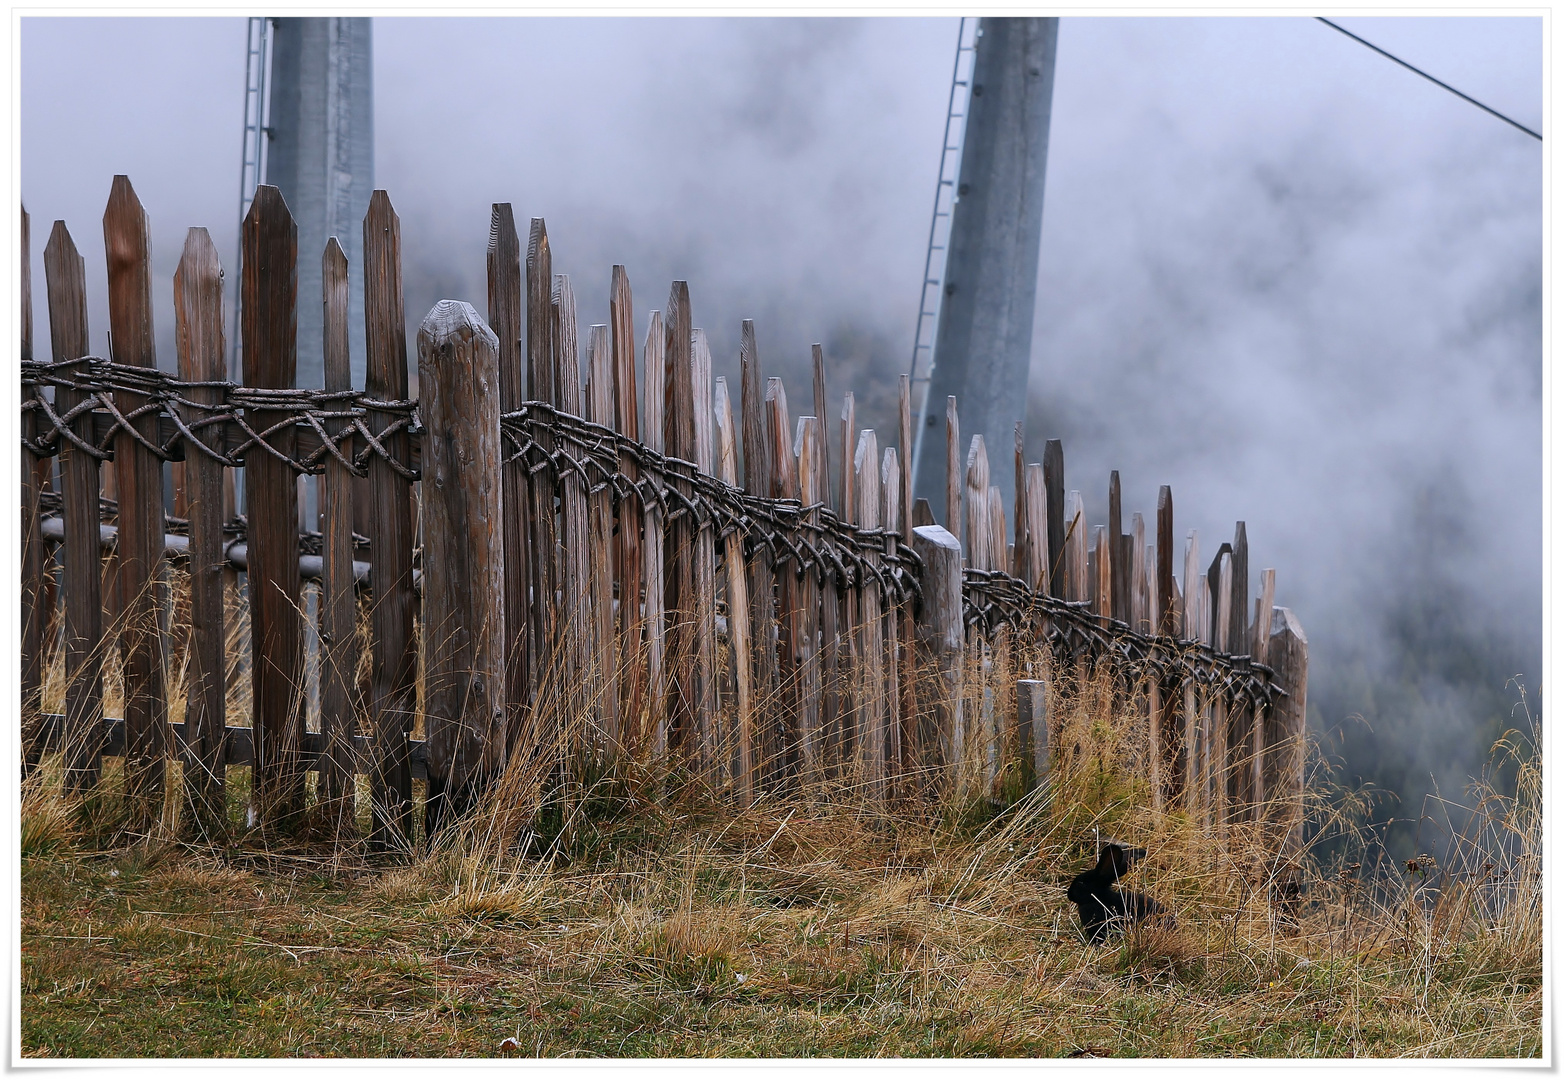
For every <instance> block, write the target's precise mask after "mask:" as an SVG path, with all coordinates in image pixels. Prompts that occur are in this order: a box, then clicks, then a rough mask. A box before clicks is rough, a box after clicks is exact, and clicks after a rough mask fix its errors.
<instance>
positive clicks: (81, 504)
mask: <svg viewBox="0 0 1564 1080" xmlns="http://www.w3.org/2000/svg"><path fill="white" fill-rule="evenodd" d="M43 266H44V278H45V282H46V285H47V288H48V292H49V336H50V339H51V344H52V347H53V352H54V360H55V362H56V363H60V362H62V361H66V360H76V359H79V358H81V357H83V356H86V355H87V354H88V353H89V352H91V348H90V346H89V345H88V335H87V273H86V268H85V265H84V264H83V262H82V257H81V255H80V254H79V253H78V252H77V250H76V244H75V242H74V241H72V240H71V234H70V233H69V232H67V231H66V228H65V222H63V221H56V222H55V223H54V229H53V231H52V232H51V233H50V234H49V244H48V246H47V247H45V248H44V252H43ZM86 396H87V395H85V394H83V393H82V392H81V391H79V390H71V389H68V388H66V387H63V386H60V387H56V388H55V391H54V408H55V411H56V412H57V413H59V414H60V415H61V416H64V415H66V414H67V413H69V412H70V411H71V410H72V409H74V408H76V407H77V406H78V405H80V404H81V403H82V401H83V400H84V399H85V398H86ZM92 427H93V421H92V414H91V413H90V412H88V413H86V414H84V415H82V416H80V417H78V418H77V419H76V420H74V421H73V422H72V423H71V430H72V431H74V432H75V433H76V435H77V436H78V437H79V438H81V439H82V440H83V441H84V442H88V443H91V442H92V441H93V438H94V437H93V431H92ZM60 479H61V483H62V485H63V487H64V489H65V490H64V495H65V581H64V585H65V738H64V743H65V784H66V788H67V790H69V791H84V790H86V789H88V788H90V787H92V786H93V785H94V784H96V783H97V780H98V763H99V748H100V746H101V745H102V737H103V729H102V720H103V645H104V642H103V559H102V551H101V547H100V544H99V537H100V532H99V526H98V485H99V467H98V459H97V458H95V457H93V456H92V455H91V454H89V453H87V452H86V451H85V450H82V449H80V448H79V447H77V446H74V445H72V444H71V443H70V442H69V441H68V440H62V441H61V443H60Z"/></svg>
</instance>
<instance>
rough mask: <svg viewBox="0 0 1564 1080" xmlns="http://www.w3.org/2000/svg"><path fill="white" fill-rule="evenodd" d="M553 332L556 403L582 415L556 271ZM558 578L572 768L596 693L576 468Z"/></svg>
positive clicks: (570, 475) (562, 496)
mask: <svg viewBox="0 0 1564 1080" xmlns="http://www.w3.org/2000/svg"><path fill="white" fill-rule="evenodd" d="M549 309H550V318H551V319H552V320H553V335H554V405H555V407H557V408H558V409H559V410H560V411H561V412H564V413H568V414H570V415H572V416H580V415H582V409H581V353H580V350H579V347H578V343H577V338H576V294H575V291H574V290H573V289H572V288H571V286H570V278H569V277H567V276H566V275H564V274H555V275H554V291H553V294H552V296H551V297H550V300H549ZM564 451H565V455H566V456H567V457H570V458H575V457H577V456H578V453H579V452H578V451H577V449H576V447H575V446H574V444H572V443H569V442H567V443H566V444H565V447H564ZM559 519H560V558H561V560H562V566H561V573H560V579H561V582H562V584H563V588H562V589H561V596H560V610H561V612H562V614H563V616H564V622H563V625H562V629H561V642H560V644H561V648H562V650H563V652H562V662H561V681H560V687H559V700H560V702H561V703H562V704H563V711H562V719H563V721H564V723H565V727H566V730H565V736H566V740H567V742H566V748H567V749H566V753H567V754H569V755H570V758H571V766H570V767H571V768H575V769H577V770H579V769H580V767H581V765H582V763H583V758H582V754H583V752H584V751H585V748H586V746H587V743H588V737H589V736H588V732H586V731H585V730H584V729H585V728H586V727H587V726H588V725H589V724H590V721H589V720H588V714H589V712H590V711H591V706H592V702H593V700H594V699H595V698H596V697H597V686H596V684H595V682H594V681H593V679H592V676H591V670H590V669H591V665H592V661H593V658H594V657H595V655H596V653H597V649H596V645H595V642H594V641H593V637H592V631H593V623H592V615H591V608H592V593H591V581H590V576H591V559H590V556H589V555H588V552H587V549H588V547H590V545H591V541H590V538H589V536H588V533H587V495H586V484H585V482H584V481H583V480H582V478H581V475H580V474H579V473H578V472H576V471H575V470H574V469H571V468H566V469H562V470H561V471H560V483H559Z"/></svg>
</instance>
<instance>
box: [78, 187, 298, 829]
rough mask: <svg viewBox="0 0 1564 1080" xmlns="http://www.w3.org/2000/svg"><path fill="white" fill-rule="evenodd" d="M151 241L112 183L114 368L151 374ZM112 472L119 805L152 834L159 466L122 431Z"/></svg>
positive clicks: (130, 196)
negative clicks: (120, 716) (121, 713)
mask: <svg viewBox="0 0 1564 1080" xmlns="http://www.w3.org/2000/svg"><path fill="white" fill-rule="evenodd" d="M150 233H151V226H150V224H149V222H148V221H147V214H146V211H145V210H143V209H142V207H141V202H140V200H139V199H137V198H136V193H135V191H134V190H133V189H132V188H131V186H130V180H129V179H128V178H127V177H125V176H116V177H115V178H114V187H113V190H112V191H111V193H110V195H109V204H108V208H107V209H106V210H105V211H104V214H103V246H104V252H105V254H106V256H107V258H108V270H109V327H110V330H111V333H112V337H111V340H112V343H113V360H114V362H115V363H117V364H124V365H127V366H130V367H143V368H156V367H157V356H156V352H155V345H154V342H155V336H154V334H153V331H152V275H151V257H150V247H151V236H150ZM246 309H247V310H248V304H247V305H246ZM245 352H246V354H248V352H249V349H248V348H247V349H246V350H245ZM146 403H147V396H146V395H145V394H140V393H136V392H134V391H131V390H116V391H115V394H114V404H115V407H116V408H118V409H119V411H120V413H121V415H129V414H130V413H131V412H133V411H135V410H136V409H139V408H141V407H143V406H144V405H145V404H146ZM132 426H133V427H134V428H135V429H136V431H137V432H138V433H139V434H140V435H141V436H142V437H144V438H146V439H147V440H148V441H150V442H154V443H155V442H156V441H157V416H156V415H155V414H154V413H152V412H147V413H144V414H143V415H142V416H140V417H138V418H137V419H136V420H135V421H133V422H132ZM114 471H115V475H116V478H117V482H118V495H119V544H118V556H119V582H118V585H119V594H120V604H119V610H120V618H119V626H118V628H117V629H118V636H119V638H120V648H121V650H122V654H123V656H124V662H123V679H124V688H125V799H126V808H127V810H128V811H129V816H130V822H131V827H132V828H134V829H136V830H138V831H141V830H146V829H149V828H150V827H151V826H152V824H153V823H154V822H155V821H156V820H157V816H158V814H159V812H160V810H161V806H162V797H163V760H164V756H165V754H166V753H167V742H166V739H167V734H168V731H167V729H168V701H167V699H166V697H165V695H164V689H163V659H162V639H161V636H160V635H159V633H158V624H157V582H158V575H159V571H160V568H161V564H162V559H163V463H162V462H161V461H159V460H158V457H157V455H156V454H154V453H153V452H152V451H151V450H148V449H147V448H146V447H145V446H143V445H141V444H140V443H139V442H138V441H137V440H136V439H135V437H134V436H132V435H131V434H130V433H129V432H126V431H121V432H119V433H118V435H117V436H116V437H115V442H114ZM295 543H297V541H295ZM294 573H295V575H296V574H297V573H298V562H297V556H296V555H295V561H294Z"/></svg>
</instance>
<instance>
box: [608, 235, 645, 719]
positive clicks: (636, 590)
mask: <svg viewBox="0 0 1564 1080" xmlns="http://www.w3.org/2000/svg"><path fill="white" fill-rule="evenodd" d="M608 324H609V328H610V338H611V340H610V347H611V348H612V350H613V401H614V423H613V428H614V430H615V431H617V432H619V434H621V435H623V436H624V437H625V438H627V439H630V440H631V441H633V442H639V441H640V439H641V412H640V404H639V400H638V396H637V394H636V385H635V308H634V306H633V304H632V301H631V296H630V277H629V275H628V274H626V273H625V268H624V267H623V266H615V267H614V271H613V281H612V284H611V285H610V288H609V295H608ZM619 471H620V472H622V473H623V474H624V475H625V477H626V478H627V479H628V480H630V481H632V482H633V481H635V480H637V479H639V478H640V475H641V472H640V466H639V465H637V464H636V461H635V458H634V457H632V456H631V455H629V454H621V455H620V457H619ZM644 517H645V514H644V511H643V510H642V507H641V497H640V496H639V495H638V494H636V493H635V492H633V491H632V492H629V493H627V494H626V495H625V496H624V497H623V498H622V499H621V501H620V503H619V533H618V541H617V545H618V546H617V547H616V548H615V557H616V559H617V563H616V568H617V580H618V582H619V628H618V629H619V635H618V640H619V643H620V654H619V660H618V664H619V670H620V671H621V672H622V673H623V678H622V680H621V683H620V692H619V718H620V719H619V723H620V728H621V735H620V738H621V740H622V741H623V739H624V735H625V733H626V732H629V731H633V730H634V727H635V725H636V724H638V723H639V721H640V719H641V710H642V709H643V708H644V703H645V701H646V683H645V678H644V676H643V674H642V672H643V670H644V669H643V666H642V664H641V646H640V642H641V627H642V625H643V622H642V615H641V581H642V571H643V566H642V558H643V556H642V553H641V550H642V549H641V528H642V523H643V519H644Z"/></svg>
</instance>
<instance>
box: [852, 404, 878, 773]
mask: <svg viewBox="0 0 1564 1080" xmlns="http://www.w3.org/2000/svg"><path fill="white" fill-rule="evenodd" d="M879 458H880V448H879V440H878V439H877V438H876V437H875V434H874V431H873V429H871V428H865V429H863V430H862V431H860V432H859V433H858V448H857V450H855V451H854V452H853V471H854V472H855V473H856V476H855V478H854V479H855V483H856V486H857V490H856V492H855V495H856V498H857V503H858V521H857V524H858V526H859V527H860V528H863V529H878V528H879V527H880V511H881V509H882V507H881V499H880V469H879V463H880V462H879ZM865 561H866V562H867V563H868V564H869V565H870V566H871V567H875V566H878V565H879V563H880V557H879V555H878V553H876V552H873V551H870V552H868V553H866V555H865ZM880 601H881V593H880V583H879V582H878V581H877V580H876V579H875V578H873V577H872V576H869V575H865V579H864V581H863V587H862V589H861V590H860V599H859V609H858V618H859V621H858V642H859V646H858V647H859V654H858V655H859V658H860V659H859V686H860V688H861V689H860V690H859V692H858V708H859V712H858V715H859V718H860V719H859V731H860V732H861V733H862V738H863V749H864V754H863V767H864V779H865V781H866V783H867V787H868V791H869V794H871V795H872V796H874V797H876V798H879V797H882V796H883V795H884V794H885V754H886V722H885V624H884V621H883V620H882V619H881V617H880V607H881V604H880Z"/></svg>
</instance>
